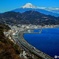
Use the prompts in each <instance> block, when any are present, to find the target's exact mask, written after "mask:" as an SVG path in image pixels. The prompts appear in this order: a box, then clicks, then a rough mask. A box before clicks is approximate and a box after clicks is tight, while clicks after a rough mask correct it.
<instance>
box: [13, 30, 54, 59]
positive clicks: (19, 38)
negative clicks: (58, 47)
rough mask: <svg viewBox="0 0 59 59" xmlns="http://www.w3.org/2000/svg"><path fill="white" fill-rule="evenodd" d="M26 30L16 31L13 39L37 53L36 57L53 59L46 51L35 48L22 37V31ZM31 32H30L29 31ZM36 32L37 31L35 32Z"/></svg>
mask: <svg viewBox="0 0 59 59" xmlns="http://www.w3.org/2000/svg"><path fill="white" fill-rule="evenodd" d="M26 31H27V29H25V30H23V31H19V32H17V34H16V36H15V35H14V36H13V39H14V40H15V41H16V42H18V44H21V45H22V46H23V47H25V48H26V49H28V50H29V51H30V52H32V53H33V54H35V55H37V56H38V57H42V58H43V59H54V58H53V57H51V56H49V55H47V54H46V53H44V52H42V51H40V50H38V49H36V48H35V47H34V46H32V45H30V44H29V43H28V42H27V41H26V40H25V39H24V37H23V35H24V33H25V32H26ZM30 34H31V33H30ZM36 34H38V33H36Z"/></svg>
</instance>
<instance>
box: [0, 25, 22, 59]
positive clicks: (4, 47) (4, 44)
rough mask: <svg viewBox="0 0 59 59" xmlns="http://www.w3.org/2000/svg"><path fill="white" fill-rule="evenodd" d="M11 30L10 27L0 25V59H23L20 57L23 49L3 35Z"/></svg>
mask: <svg viewBox="0 0 59 59" xmlns="http://www.w3.org/2000/svg"><path fill="white" fill-rule="evenodd" d="M9 29H10V28H9V27H8V26H6V25H4V24H0V59H21V58H20V56H19V54H20V51H21V48H20V47H19V46H18V45H16V44H14V43H13V42H12V41H11V40H10V39H8V38H7V37H5V35H4V34H3V32H4V31H8V30H9ZM17 51H18V52H17Z"/></svg>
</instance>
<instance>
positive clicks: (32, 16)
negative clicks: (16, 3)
mask: <svg viewBox="0 0 59 59" xmlns="http://www.w3.org/2000/svg"><path fill="white" fill-rule="evenodd" d="M5 22H6V23H8V24H41V25H42V24H59V17H54V16H51V15H45V14H42V13H40V12H37V11H33V10H31V11H26V12H24V13H18V12H6V13H3V14H1V15H0V23H5Z"/></svg>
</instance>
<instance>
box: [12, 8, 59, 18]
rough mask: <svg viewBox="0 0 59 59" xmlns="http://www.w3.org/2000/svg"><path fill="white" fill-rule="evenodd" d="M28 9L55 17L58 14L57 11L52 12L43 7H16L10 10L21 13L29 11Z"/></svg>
mask: <svg viewBox="0 0 59 59" xmlns="http://www.w3.org/2000/svg"><path fill="white" fill-rule="evenodd" d="M30 10H33V11H38V12H41V13H43V14H46V15H52V16H56V17H58V16H59V14H58V13H54V12H52V11H47V10H44V9H36V8H18V9H15V10H12V11H14V12H20V13H23V12H25V11H30Z"/></svg>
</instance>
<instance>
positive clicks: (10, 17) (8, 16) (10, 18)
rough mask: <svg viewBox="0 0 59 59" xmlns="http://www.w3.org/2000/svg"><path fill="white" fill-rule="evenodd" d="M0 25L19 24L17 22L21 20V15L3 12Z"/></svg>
mask: <svg viewBox="0 0 59 59" xmlns="http://www.w3.org/2000/svg"><path fill="white" fill-rule="evenodd" d="M0 20H1V21H0V23H5V21H6V22H7V23H19V22H18V20H21V13H18V12H17V13H16V12H5V13H3V14H1V15H0Z"/></svg>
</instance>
